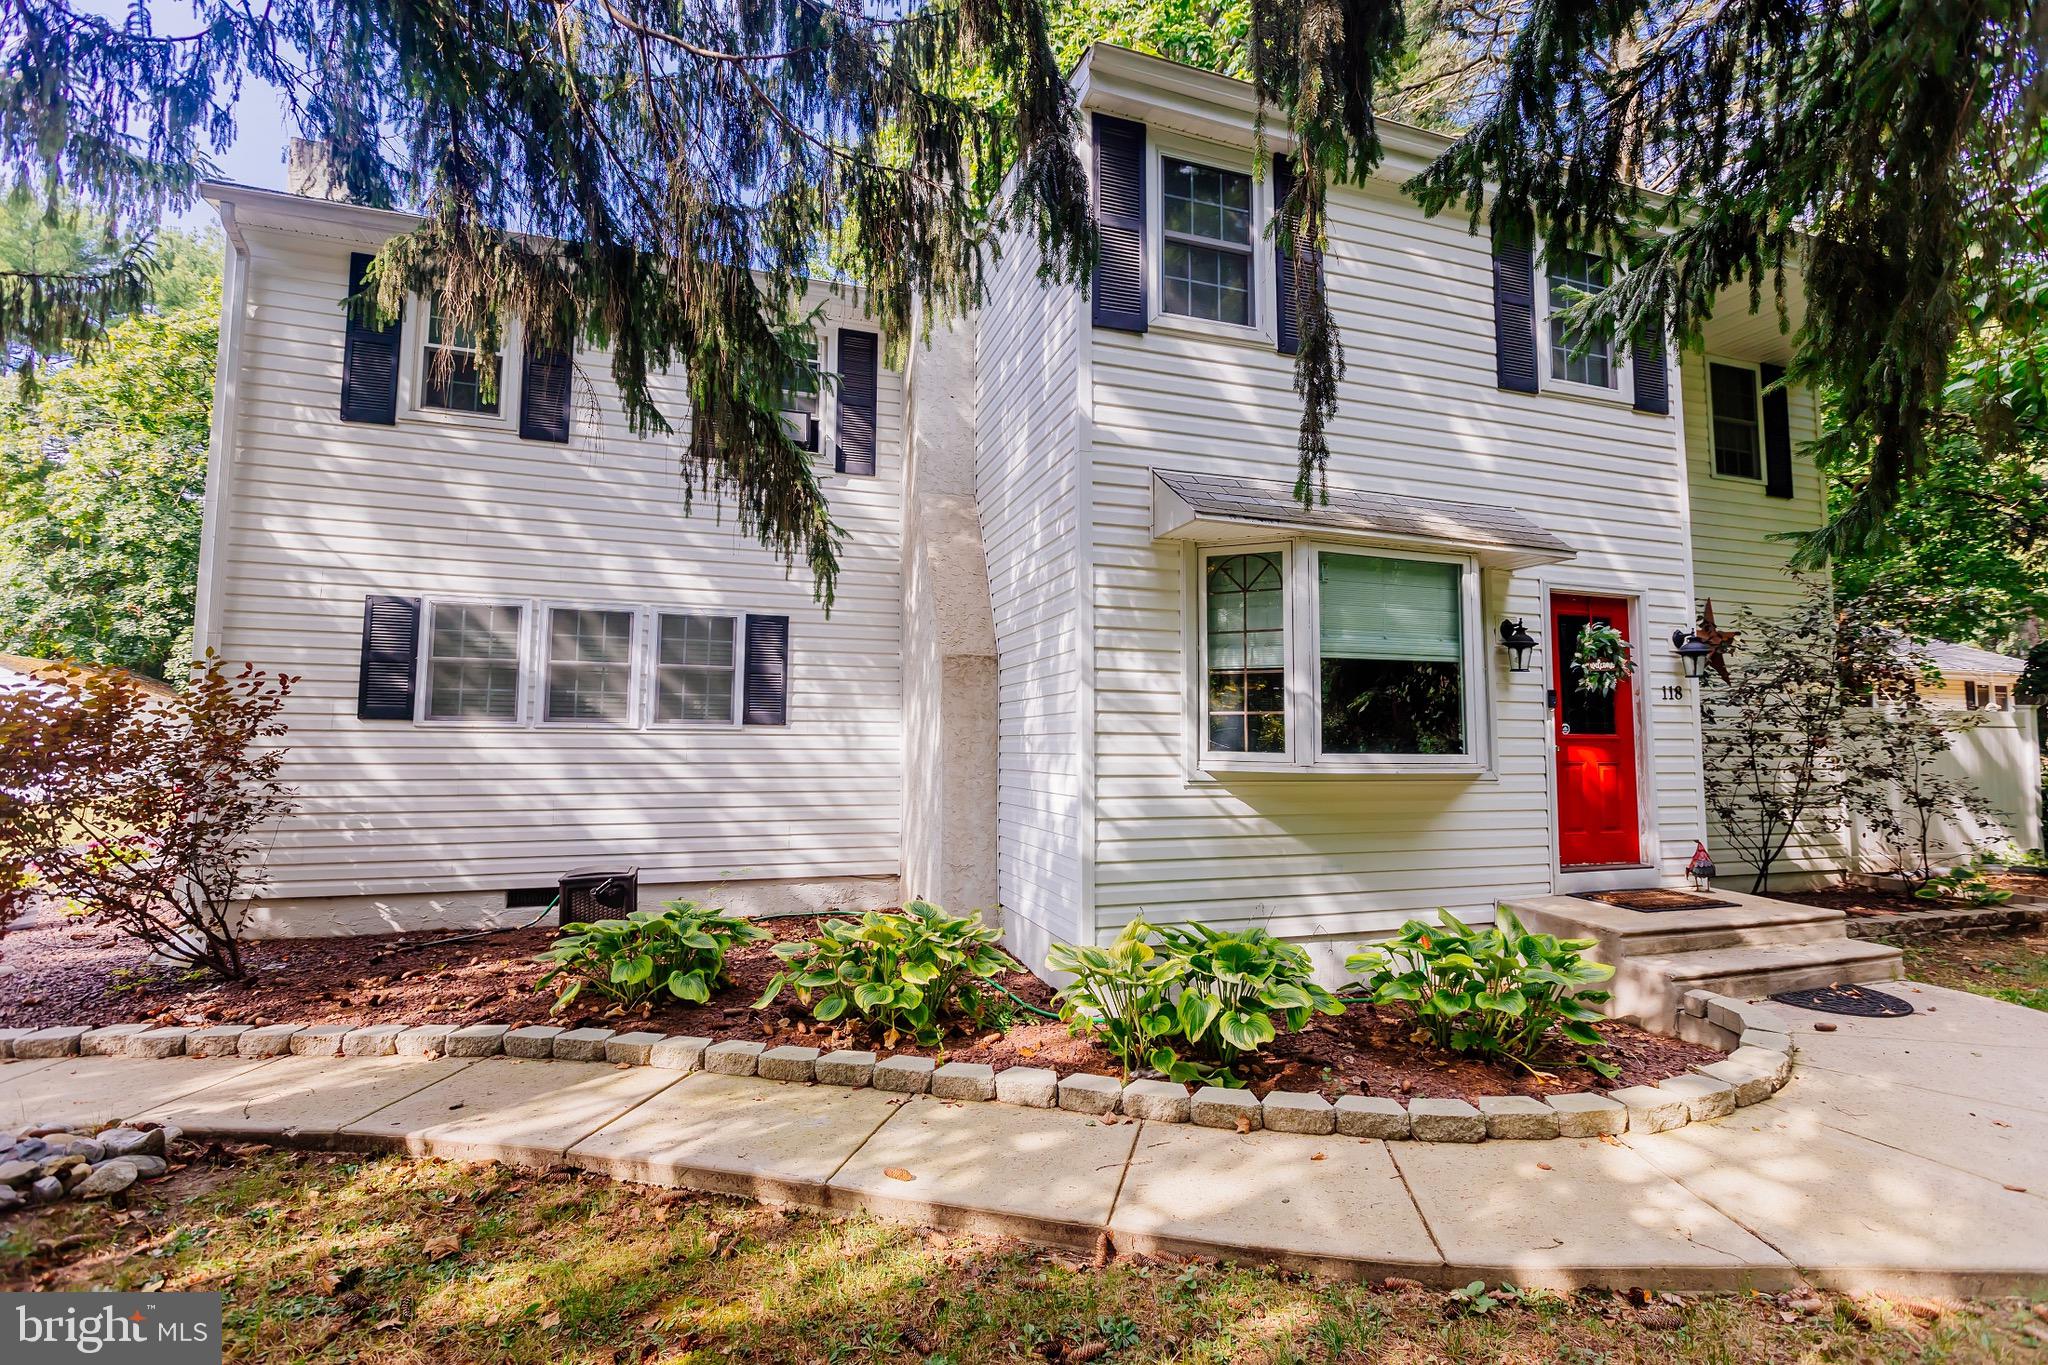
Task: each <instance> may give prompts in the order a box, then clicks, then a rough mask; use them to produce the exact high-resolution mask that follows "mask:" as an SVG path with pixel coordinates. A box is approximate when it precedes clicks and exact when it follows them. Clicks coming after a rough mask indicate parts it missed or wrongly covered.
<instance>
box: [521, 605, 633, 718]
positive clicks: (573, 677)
mask: <svg viewBox="0 0 2048 1365" xmlns="http://www.w3.org/2000/svg"><path fill="white" fill-rule="evenodd" d="M633 617H634V613H633V612H631V611H627V610H614V609H605V608H589V607H551V608H549V610H548V629H547V676H546V687H545V689H544V692H545V699H544V701H543V704H542V710H541V717H542V719H544V720H550V721H585V722H603V723H610V724H614V725H622V724H627V723H630V722H631V721H632V719H633Z"/></svg>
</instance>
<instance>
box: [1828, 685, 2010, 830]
mask: <svg viewBox="0 0 2048 1365" xmlns="http://www.w3.org/2000/svg"><path fill="white" fill-rule="evenodd" d="M1979 714H1980V715H1981V716H1982V717H1983V720H1982V723H1981V724H1979V725H1977V726H1976V727H1974V728H1973V729H1970V730H1966V731H1964V732H1962V733H1961V734H1958V735H1957V736H1956V737H1955V739H1954V741H1953V742H1952V743H1951V745H1950V748H1949V756H1948V758H1947V759H1945V760H1944V761H1943V764H1942V766H1943V767H1944V768H1946V769H1947V770H1948V772H1949V773H1950V775H1952V776H1956V777H1960V778H1962V779H1963V780H1964V781H1966V782H1968V783H1969V784H1970V785H1971V786H1973V787H1975V788H1976V790H1977V792H1978V794H1979V795H1981V796H1982V797H1983V798H1984V800H1985V802H1986V804H1988V805H1989V806H1990V807H1991V809H1992V810H1993V811H1994V812H1995V817H1994V818H1993V819H1990V820H1980V819H1977V818H1975V817H1972V816H1967V815H1965V816H1960V817H1957V818H1951V819H1946V820H1943V821H1941V822H1940V824H1939V825H1938V826H1937V831H1936V832H1937V838H1936V842H1935V847H1934V861H1935V865H1936V866H1937V867H1941V866H1945V865H1947V864H1949V863H1952V862H1956V861H1960V860H1962V859H1964V858H1967V857H1968V855H1969V854H1970V853H1971V852H1972V851H1976V850H1981V851H1984V852H1987V853H1998V852H2001V851H2003V850H2004V849H2006V848H2007V847H2013V848H2018V849H2023V850H2024V849H2029V848H2040V847H2042V838H2043V835H2042V830H2041V713H2040V709H2039V708H2037V707H2032V706H2015V707H2013V708H2012V709H2011V710H2010V711H1985V712H1980V713H1979ZM1849 852H1850V857H1851V860H1852V865H1853V866H1858V867H1863V868H1866V869H1869V868H1871V867H1872V866H1873V864H1874V863H1881V862H1882V861H1883V860H1884V855H1883V853H1882V851H1881V850H1879V849H1878V848H1877V847H1876V845H1875V844H1874V842H1873V841H1872V840H1871V838H1870V836H1869V833H1868V831H1867V830H1866V829H1865V828H1864V827H1863V822H1862V821H1860V820H1859V821H1852V822H1851V825H1850V829H1849Z"/></svg>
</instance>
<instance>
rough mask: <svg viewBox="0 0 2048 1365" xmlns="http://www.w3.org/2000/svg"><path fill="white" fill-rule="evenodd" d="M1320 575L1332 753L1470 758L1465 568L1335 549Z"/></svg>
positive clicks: (1327, 734)
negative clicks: (1467, 748) (1467, 752)
mask: <svg viewBox="0 0 2048 1365" xmlns="http://www.w3.org/2000/svg"><path fill="white" fill-rule="evenodd" d="M1317 571H1318V579H1317V582H1318V596H1319V600H1320V606H1319V607H1318V612H1317V631H1318V642H1317V648H1318V652H1319V655H1320V658H1321V669H1320V672H1321V677H1320V679H1319V682H1320V686H1321V701H1322V717H1323V720H1322V746H1323V752H1324V753H1331V754H1460V753H1464V752H1465V689H1464V621H1463V617H1464V606H1463V597H1462V594H1463V587H1462V585H1463V581H1464V570H1463V568H1462V567H1461V566H1459V565H1457V564H1443V563H1436V562H1433V561H1429V560H1417V559H1392V558H1387V557H1384V556H1379V555H1353V554H1338V553H1333V552H1325V553H1323V554H1321V555H1319V556H1318V564H1317Z"/></svg>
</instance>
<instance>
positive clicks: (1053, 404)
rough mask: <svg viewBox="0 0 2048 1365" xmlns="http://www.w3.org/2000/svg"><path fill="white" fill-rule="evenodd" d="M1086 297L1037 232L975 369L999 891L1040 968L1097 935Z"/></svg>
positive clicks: (987, 316)
mask: <svg viewBox="0 0 2048 1365" xmlns="http://www.w3.org/2000/svg"><path fill="white" fill-rule="evenodd" d="M1086 306H1087V305H1086V301H1085V300H1084V299H1081V298H1079V297H1077V294H1076V291H1073V290H1070V289H1061V288H1058V287H1051V286H1047V285H1045V284H1044V283H1043V282H1042V281H1041V280H1039V278H1038V276H1037V254H1036V252H1035V250H1034V248H1033V246H1032V243H1031V239H1030V237H1029V236H1028V235H1012V236H1011V237H1010V238H1008V239H1007V240H1006V241H1005V243H1004V250H1003V254H1002V257H1001V259H1000V260H998V261H997V262H995V263H994V264H993V266H992V267H991V279H990V298H989V302H988V305H987V307H986V308H984V309H983V311H982V315H981V326H980V335H979V338H978V342H977V346H976V355H977V366H976V373H975V412H976V445H975V491H976V496H977V500H978V502H979V504H980V514H981V536H982V547H983V553H984V554H985V556H986V558H987V563H988V586H989V600H990V606H991V608H992V610H993V613H994V620H995V636H996V653H997V662H996V781H997V789H996V803H997V808H996V845H997V848H996V885H997V894H998V897H999V898H1000V900H1001V901H1002V905H1003V911H1004V916H1005V928H1006V929H1007V930H1008V932H1009V934H1010V936H1011V940H1012V943H1013V945H1015V946H1016V947H1017V948H1018V951H1020V952H1023V953H1025V954H1026V955H1027V956H1030V957H1035V956H1036V955H1037V953H1038V952H1039V951H1040V950H1039V949H1038V948H1037V947H1036V946H1035V945H1037V944H1042V943H1043V942H1044V941H1045V940H1046V939H1048V938H1058V939H1064V940H1067V941H1070V942H1071V941H1074V940H1078V939H1081V938H1082V937H1083V936H1084V935H1085V934H1086V932H1087V918H1086V915H1087V910H1086V906H1085V905H1084V900H1085V891H1084V881H1083V875H1082V861H1083V856H1084V855H1083V850H1082V819H1083V816H1082V812H1083V810H1084V808H1085V802H1086V797H1085V794H1084V791H1083V781H1082V771H1081V759H1082V755H1081V735H1082V715H1081V703H1080V700H1079V699H1080V697H1081V695H1082V693H1083V679H1084V668H1083V659H1082V652H1083V651H1084V650H1085V649H1087V648H1088V641H1087V639H1086V637H1085V634H1084V633H1083V631H1082V629H1081V626H1080V622H1079V619H1078V610H1079V606H1080V601H1079V598H1080V583H1081V579H1080V577H1079V554H1080V549H1081V546H1080V537H1079V529H1078V526H1079V523H1078V517H1079V505H1078V504H1079V498H1080V493H1081V490H1080V487H1079V479H1080V445H1079V442H1080V436H1079V432H1080V414H1079V405H1078V399H1077V384H1078V382H1079V381H1078V374H1077V365H1078V356H1079V352H1080V339H1081V336H1082V335H1083V333H1082V332H1081V324H1082V319H1083V317H1084V316H1085V314H1084V313H1083V311H1082V310H1083V309H1085V308H1086Z"/></svg>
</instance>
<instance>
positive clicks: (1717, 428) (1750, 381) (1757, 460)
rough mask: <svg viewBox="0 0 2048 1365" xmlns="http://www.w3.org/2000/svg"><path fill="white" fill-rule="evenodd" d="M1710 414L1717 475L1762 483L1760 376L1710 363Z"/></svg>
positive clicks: (1740, 367) (1742, 367)
mask: <svg viewBox="0 0 2048 1365" xmlns="http://www.w3.org/2000/svg"><path fill="white" fill-rule="evenodd" d="M1707 411H1708V414H1709V416H1710V419H1711V421H1712V423H1713V432H1714V472H1715V473H1716V474H1719V475H1721V476H1722V477H1723V478H1729V479H1761V478H1762V477H1763V476H1764V440H1763V431H1764V424H1763V409H1762V405H1761V403H1760V401H1759V397H1758V383H1757V372H1756V371H1755V370H1754V369H1751V368H1750V367H1749V366H1747V365H1730V364H1727V363H1725V362H1723V361H1719V360H1716V361H1712V362H1710V363H1709V364H1708V365H1707Z"/></svg>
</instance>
